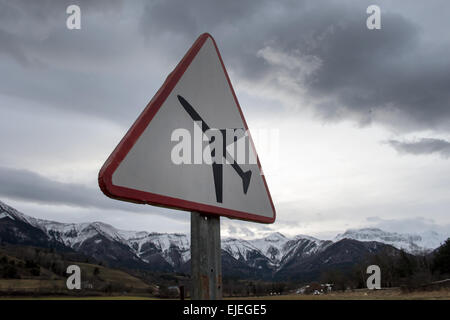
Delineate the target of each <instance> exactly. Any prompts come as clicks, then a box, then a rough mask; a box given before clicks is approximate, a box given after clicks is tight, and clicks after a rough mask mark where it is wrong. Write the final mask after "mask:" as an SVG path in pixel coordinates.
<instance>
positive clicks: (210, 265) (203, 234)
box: [191, 211, 222, 300]
mask: <svg viewBox="0 0 450 320" xmlns="http://www.w3.org/2000/svg"><path fill="white" fill-rule="evenodd" d="M191 279H192V290H191V299H194V300H220V299H222V259H221V248H220V217H219V216H212V215H206V214H203V213H199V212H195V211H193V212H191Z"/></svg>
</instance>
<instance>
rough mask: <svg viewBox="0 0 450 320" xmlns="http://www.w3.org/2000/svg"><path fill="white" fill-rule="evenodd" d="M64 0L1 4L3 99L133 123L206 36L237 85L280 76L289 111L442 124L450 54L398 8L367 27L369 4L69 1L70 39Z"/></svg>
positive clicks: (447, 111) (400, 124)
mask: <svg viewBox="0 0 450 320" xmlns="http://www.w3.org/2000/svg"><path fill="white" fill-rule="evenodd" d="M72 2H73V1H42V2H39V4H38V3H37V2H33V3H32V4H31V5H30V2H28V1H17V2H7V1H0V12H2V13H1V15H2V16H1V17H2V19H0V39H1V40H3V41H2V47H1V48H0V52H2V53H3V55H7V56H9V57H10V58H13V59H15V61H16V62H18V63H19V66H14V65H7V64H6V63H5V64H3V66H2V64H0V68H1V71H2V73H4V74H8V75H10V77H9V79H8V81H6V80H3V81H2V83H1V86H0V88H2V89H0V90H1V91H0V92H1V93H3V94H8V95H16V96H21V97H25V98H29V99H33V100H37V101H42V102H43V104H47V105H49V106H53V107H54V108H55V109H59V110H70V111H71V112H80V113H85V114H91V115H93V116H105V117H108V118H109V119H112V120H113V121H116V122H124V121H127V122H128V121H132V120H133V119H134V118H135V117H136V115H137V112H138V111H139V110H140V109H142V107H143V106H144V105H145V103H147V102H148V100H149V98H150V97H151V96H152V94H153V93H154V92H156V90H157V88H158V85H160V84H161V83H162V81H163V80H164V76H165V75H166V74H167V73H168V72H169V71H170V66H174V65H175V63H176V62H177V61H178V59H179V58H180V57H181V55H182V54H183V53H184V52H185V50H186V48H187V47H188V46H189V45H190V44H191V43H192V41H193V40H194V39H195V38H196V37H197V36H198V35H199V34H200V33H202V32H205V31H208V32H210V33H212V34H213V35H214V36H215V38H216V39H217V40H218V43H219V47H220V49H221V51H222V54H223V56H224V59H225V62H226V64H227V66H228V67H229V68H230V69H231V70H232V71H233V72H234V74H235V75H237V77H238V79H239V78H242V79H245V80H248V81H249V82H250V83H254V84H255V85H257V84H258V83H261V81H263V80H264V79H265V78H266V77H268V76H273V75H274V74H275V75H277V74H278V75H279V76H280V77H281V78H283V80H286V79H288V80H289V81H290V82H291V83H292V85H293V87H291V88H287V86H286V85H285V84H284V83H283V82H282V81H278V82H277V80H276V79H275V80H274V81H272V82H271V83H270V84H269V85H271V86H273V87H274V89H277V90H279V91H280V92H281V93H282V94H283V93H285V92H287V93H288V94H290V95H291V96H292V101H294V102H293V103H294V104H295V103H296V102H295V101H299V100H301V99H307V100H308V101H312V105H313V106H314V107H315V110H316V111H317V114H318V115H319V116H320V117H321V118H323V119H325V120H341V119H348V118H350V119H353V120H356V121H357V122H358V123H360V124H369V123H371V122H379V123H383V124H386V125H388V126H390V127H391V128H394V129H395V130H411V131H414V130H416V129H424V128H426V129H430V128H431V129H437V130H444V131H448V128H449V127H450V125H449V124H450V108H449V105H448V104H449V101H450V91H449V90H448V86H447V85H446V84H447V83H450V72H449V71H448V70H449V67H450V62H449V60H448V59H447V58H446V57H448V56H449V55H450V52H449V51H450V49H449V48H450V46H449V44H448V41H445V40H443V41H441V45H440V46H439V47H428V46H427V45H426V42H424V40H426V39H423V36H424V35H427V36H429V35H430V32H429V30H427V32H423V30H422V29H423V28H424V27H423V26H425V27H426V25H427V24H426V22H424V23H422V25H421V27H419V26H418V24H417V21H415V20H414V19H413V18H412V17H410V16H408V12H409V11H408V8H407V7H406V6H404V5H402V4H398V6H397V7H395V5H393V4H391V3H390V2H386V1H379V5H380V6H381V8H382V29H381V30H376V31H369V30H367V28H366V27H365V19H366V18H367V14H366V13H365V9H366V8H367V6H368V5H369V4H372V3H371V2H370V1H360V2H358V3H357V4H355V3H352V4H351V5H350V4H349V3H347V2H345V1H343V2H339V3H337V2H334V1H326V2H321V3H320V4H318V3H317V2H315V1H281V2H277V3H273V2H270V1H214V2H213V1H206V0H196V1H151V2H141V1H139V2H133V3H125V2H122V1H115V2H109V1H100V2H97V1H81V2H80V1H74V2H73V3H78V4H80V6H81V7H82V15H83V17H84V18H83V24H84V26H85V27H82V30H80V32H79V33H70V37H69V36H68V35H69V34H68V32H67V30H64V21H65V18H66V14H65V10H64V9H65V7H66V5H68V4H71V3H72ZM430 5H433V4H430ZM408 6H411V7H415V6H416V4H414V3H409V4H408ZM436 6H437V4H436ZM442 6H446V4H445V3H440V4H439V7H440V8H439V10H445V8H441V7H442ZM414 10H416V9H411V10H410V11H414ZM105 14H106V15H105ZM124 18H126V19H125V20H124ZM425 20H426V19H425ZM116 21H117V22H119V23H115V22H116ZM121 21H127V23H120V22H121ZM430 26H432V27H433V26H434V24H433V23H430ZM30 30H32V32H30ZM139 31H140V32H139ZM434 33H435V32H434ZM265 48H272V49H274V50H275V51H276V52H278V53H279V54H282V55H285V56H286V55H287V56H291V57H294V58H295V57H309V58H312V59H313V60H314V59H315V60H317V61H320V62H321V63H320V67H318V68H316V70H315V71H314V72H310V73H304V72H302V70H301V68H300V69H299V68H298V69H295V70H286V68H283V66H280V65H276V64H275V65H274V64H271V63H269V62H268V61H267V59H265V58H264V56H263V55H260V54H258V52H261V50H264V49H265ZM147 54H148V55H147ZM147 57H148V58H147ZM306 60H308V59H306ZM64 61H67V63H66V65H65V66H64V63H63V62H64ZM419 61H420V63H418V62H419ZM158 68H160V69H158ZM164 70H165V71H164ZM140 71H141V72H140ZM133 72H134V73H133ZM295 87H299V88H301V89H304V91H297V90H295V89H296V88H295ZM277 107H278V106H277ZM298 107H299V108H300V106H299V105H298ZM130 109H131V111H133V112H132V114H133V115H132V116H131V115H130V112H129V111H130Z"/></svg>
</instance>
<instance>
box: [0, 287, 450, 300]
mask: <svg viewBox="0 0 450 320" xmlns="http://www.w3.org/2000/svg"><path fill="white" fill-rule="evenodd" d="M0 299H1V300H16V299H25V300H159V299H158V298H153V297H145V296H96V297H70V296H63V297H58V296H41V297H0ZM225 300H450V290H436V291H423V292H412V293H403V292H401V291H400V290H399V289H385V290H376V291H372V290H355V291H352V292H334V293H328V294H323V295H300V294H287V295H279V296H262V297H233V298H229V297H225Z"/></svg>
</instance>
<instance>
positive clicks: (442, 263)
mask: <svg viewBox="0 0 450 320" xmlns="http://www.w3.org/2000/svg"><path fill="white" fill-rule="evenodd" d="M433 272H438V273H440V274H450V238H448V239H447V240H446V241H445V243H444V244H443V245H442V246H441V247H440V248H439V249H438V250H437V253H436V256H435V257H434V259H433Z"/></svg>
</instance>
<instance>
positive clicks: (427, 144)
mask: <svg viewBox="0 0 450 320" xmlns="http://www.w3.org/2000/svg"><path fill="white" fill-rule="evenodd" d="M388 143H389V144H390V145H391V146H392V147H393V148H394V149H395V150H397V151H398V152H399V153H404V154H413V155H423V154H432V153H436V154H439V155H441V156H442V157H444V158H448V157H450V142H448V141H446V140H442V139H431V138H422V139H420V140H417V141H398V140H389V141H388Z"/></svg>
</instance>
